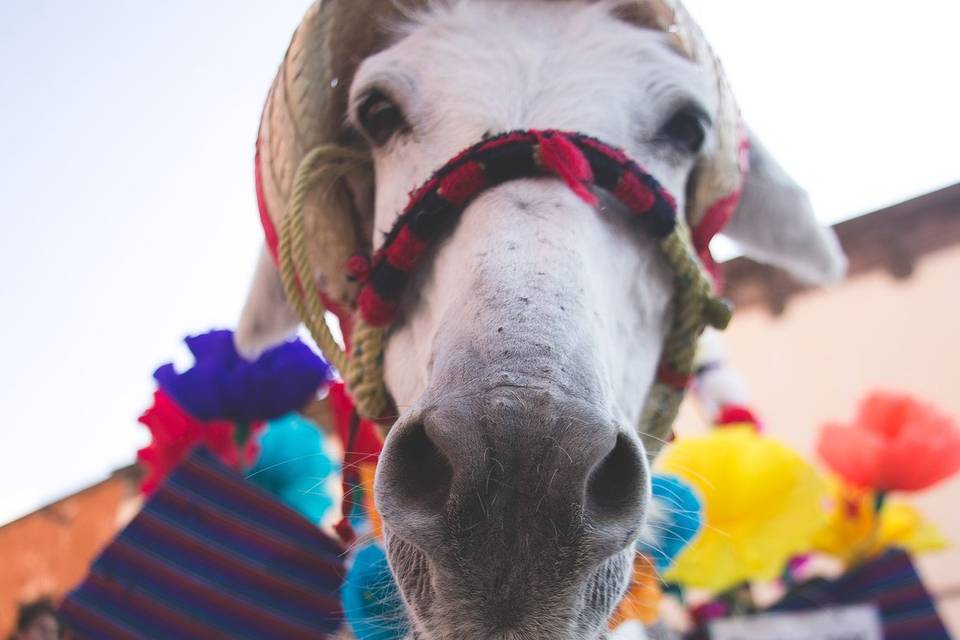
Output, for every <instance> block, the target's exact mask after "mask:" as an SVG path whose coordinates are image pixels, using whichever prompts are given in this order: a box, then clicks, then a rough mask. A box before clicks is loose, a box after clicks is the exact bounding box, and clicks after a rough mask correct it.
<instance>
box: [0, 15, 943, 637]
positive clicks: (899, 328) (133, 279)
mask: <svg viewBox="0 0 960 640" xmlns="http://www.w3.org/2000/svg"><path fill="white" fill-rule="evenodd" d="M309 4H310V2H309V0H273V1H271V2H253V1H250V0H247V1H242V0H241V1H238V0H231V1H230V2H227V1H226V0H205V1H204V2H202V3H198V2H191V1H187V0H171V1H169V2H164V3H143V2H121V1H119V0H117V1H108V0H89V1H87V2H83V3H79V2H68V1H66V0H59V1H55V0H6V1H5V2H3V3H0V86H2V87H3V100H2V101H0V140H2V143H3V149H4V151H5V153H4V154H3V155H2V157H0V172H2V175H3V178H2V180H0V202H2V203H3V213H2V216H3V222H4V233H3V234H2V237H0V265H2V269H3V272H4V273H6V274H7V276H6V278H5V280H6V283H5V284H4V286H2V287H0V309H2V311H3V316H2V318H3V319H2V327H3V335H5V336H6V339H5V341H4V343H5V357H4V359H3V365H2V367H0V403H2V404H0V406H3V407H4V409H5V420H4V421H3V426H2V427H0V566H8V567H12V566H13V564H12V561H13V559H14V558H16V567H17V569H16V570H15V571H14V570H2V571H0V632H4V631H5V630H6V629H7V627H8V626H9V622H10V620H11V616H12V615H13V610H14V603H16V602H20V601H24V600H27V599H30V598H33V597H36V596H39V595H43V594H47V593H54V594H59V593H62V592H63V591H64V590H65V589H67V588H69V587H70V586H72V583H75V582H76V581H77V580H79V579H80V578H81V577H82V575H83V571H84V570H85V567H86V566H87V565H88V564H89V561H90V558H91V557H92V556H93V554H94V553H95V552H96V550H97V549H98V548H99V547H100V546H101V545H102V544H103V543H104V542H105V541H106V540H107V539H108V538H109V537H110V535H112V533H113V532H114V531H115V530H116V527H117V526H118V523H119V522H122V521H123V520H124V518H125V517H126V516H125V511H124V510H125V508H127V507H125V506H124V505H126V504H127V502H126V501H127V500H128V498H132V497H133V496H135V495H136V487H135V482H136V481H135V479H134V478H135V476H136V470H135V469H132V468H128V467H129V465H131V463H132V462H133V460H134V456H135V452H136V450H137V449H138V448H139V447H141V446H143V445H144V444H145V443H146V441H147V433H146V430H145V429H143V428H141V427H139V426H138V425H137V424H136V417H137V415H138V414H139V413H140V412H141V411H142V410H143V409H144V408H145V407H146V406H147V405H148V404H149V398H150V394H151V392H152V389H153V381H152V379H151V377H150V374H151V372H152V371H153V369H154V367H155V366H156V365H157V364H159V363H161V362H165V361H168V360H170V358H171V354H179V356H178V357H179V358H180V359H181V360H185V359H186V354H185V353H182V352H181V351H179V350H180V349H181V346H180V339H181V337H182V336H183V335H185V334H188V333H195V332H200V331H204V330H206V329H208V328H209V327H232V326H234V324H235V322H236V319H237V317H238V315H239V310H240V307H241V304H242V302H243V299H244V294H245V291H246V288H247V285H248V280H249V277H250V276H251V273H252V267H253V264H254V261H255V258H256V255H257V252H258V249H259V246H260V243H261V230H260V226H259V222H258V217H257V209H256V201H255V197H254V189H253V147H254V141H255V136H256V131H257V125H258V121H259V116H260V109H261V107H262V105H263V101H264V98H265V96H266V91H267V88H268V87H269V84H270V82H271V80H272V78H273V75H274V73H275V71H276V68H277V65H278V64H279V62H280V59H281V57H282V55H283V52H284V50H285V47H286V45H287V42H288V41H289V38H290V36H291V33H292V31H293V29H294V28H295V26H296V25H297V23H298V22H299V20H300V18H301V16H302V15H303V13H304V11H305V10H306V8H307V6H308V5H309ZM686 4H687V6H688V7H689V8H690V10H691V11H692V13H693V14H694V15H695V16H696V17H697V18H698V20H699V21H700V23H701V25H702V26H703V28H704V30H705V31H706V33H707V36H708V37H709V38H710V40H711V41H712V43H713V45H714V47H715V48H716V49H717V50H718V53H719V55H720V57H721V58H722V59H723V60H724V62H725V65H726V67H727V71H728V73H729V75H730V77H731V80H732V83H733V85H734V88H735V90H736V92H737V95H738V98H739V100H740V103H741V106H742V109H743V111H744V114H745V117H746V118H747V119H748V120H749V121H750V123H751V126H752V127H753V128H754V130H756V131H757V132H758V133H759V134H760V135H761V137H762V138H764V139H765V141H766V143H767V144H768V146H769V147H770V148H771V150H772V151H773V152H774V153H775V154H776V155H777V156H778V157H779V159H780V160H781V162H782V163H783V165H784V166H785V167H786V168H787V170H788V171H790V172H791V173H792V174H793V175H794V177H796V178H797V179H798V180H799V181H800V182H801V183H802V184H803V185H804V186H805V187H807V188H808V189H809V191H810V193H811V195H812V198H813V201H814V204H815V205H816V206H817V208H818V211H819V212H820V215H821V216H822V220H823V221H824V222H825V223H828V224H834V225H837V229H838V233H839V234H840V237H841V240H842V241H843V243H844V246H845V248H846V250H847V252H848V254H849V256H850V260H851V273H850V278H849V280H848V281H847V282H846V283H845V284H843V285H841V286H839V287H837V288H835V289H833V290H830V291H808V290H804V289H803V288H801V287H799V286H798V285H796V284H795V283H793V282H792V281H790V280H789V279H788V278H787V276H785V275H782V274H779V273H775V272H773V271H770V270H768V269H765V268H763V267H760V266H758V265H754V264H748V263H744V262H742V261H740V260H736V261H735V262H733V263H732V264H731V265H730V268H729V271H728V273H729V282H730V288H731V289H730V291H731V296H732V297H733V298H734V300H735V301H736V302H737V303H738V307H739V312H738V315H737V316H736V320H735V322H734V325H733V327H732V329H731V331H730V332H729V336H730V337H729V343H730V348H731V353H732V356H731V358H732V361H733V363H734V365H735V366H736V367H737V368H738V369H739V370H740V371H741V373H742V374H743V375H744V377H745V378H746V381H747V384H748V386H749V387H750V389H751V392H752V396H753V398H754V400H755V404H756V407H757V409H758V411H760V412H761V413H762V414H763V416H764V417H765V422H766V423H767V425H768V426H769V431H770V433H772V434H774V435H776V436H778V437H782V438H783V439H785V440H786V441H788V442H789V443H790V444H791V445H793V446H794V447H795V448H796V449H798V450H799V451H801V452H802V453H804V454H805V455H807V456H808V457H811V458H812V449H813V441H814V440H813V438H814V434H815V432H816V428H817V427H818V426H819V424H820V423H822V422H823V421H824V420H826V419H828V418H830V419H846V418H848V417H850V416H851V415H852V413H853V411H854V405H855V403H856V401H857V399H859V398H860V397H861V396H862V395H863V393H864V392H865V391H867V390H869V389H871V388H874V387H892V388H897V389H902V390H905V391H909V392H912V393H916V394H917V395H919V396H921V397H923V398H926V399H929V400H931V401H934V402H936V403H937V404H938V405H939V406H940V407H941V408H943V409H944V410H945V411H947V412H948V413H950V414H952V415H954V416H956V415H960V393H958V392H960V382H958V380H960V376H958V375H957V373H956V372H955V370H954V369H955V366H956V365H955V363H956V362H958V361H960V346H958V345H960V342H958V341H957V340H956V338H955V335H954V333H955V327H956V325H957V322H956V321H957V318H958V317H960V295H958V288H957V285H956V279H957V276H958V275H960V185H958V183H960V162H958V161H957V158H956V150H957V149H958V148H960V125H958V122H957V114H958V113H960V84H958V83H956V82H955V76H956V70H955V68H954V67H955V64H956V62H957V60H960V39H958V38H957V37H956V34H955V28H956V25H957V24H958V23H960V4H958V3H956V2H943V1H942V0H916V1H915V2H913V3H910V4H909V5H904V4H903V3H894V2H883V1H876V0H874V1H865V0H845V1H844V2H841V3H838V2H832V1H829V0H808V1H806V2H802V3H801V2H785V1H782V0H772V1H771V0H727V1H725V2H722V3H721V2H715V1H714V0H688V1H687V3H686ZM719 250H720V252H721V253H723V254H725V255H727V256H728V257H734V256H733V254H732V253H731V249H730V248H729V247H719ZM787 363H788V366H787ZM685 415H686V416H687V419H688V420H690V422H691V423H692V422H693V421H694V418H693V417H691V415H690V414H689V413H688V414H685ZM682 428H683V427H681V429H682ZM117 470H120V471H119V472H117ZM114 472H116V473H114ZM111 474H113V475H111ZM920 503H921V506H922V507H923V510H924V512H925V513H927V514H928V515H929V516H930V518H931V519H932V520H933V521H935V523H936V524H937V525H939V526H940V528H941V530H942V531H944V532H945V533H947V535H948V536H949V537H951V538H953V539H956V538H957V536H958V535H960V514H958V513H957V512H956V508H955V505H957V504H960V487H958V486H957V482H956V481H954V482H952V483H948V484H947V485H945V486H943V487H941V488H939V489H937V490H936V491H933V492H931V493H929V494H926V495H925V496H923V498H922V499H921V500H920ZM129 508H133V507H132V506H131V507H129ZM38 510H39V511H38ZM28 514H33V515H32V516H31V515H28ZM3 525H6V526H3ZM23 540H33V541H34V542H35V543H36V544H35V545H34V547H31V549H30V550H27V549H26V548H25V547H24V546H23V545H22V544H21V541H23ZM40 548H45V549H47V550H52V551H50V552H49V553H46V552H41V551H37V550H36V549H40ZM921 568H922V569H923V571H924V573H925V575H926V576H927V577H928V580H929V582H930V586H931V588H932V589H933V590H934V591H935V593H936V595H937V597H938V598H939V600H940V602H941V611H942V612H943V613H945V615H946V617H947V618H948V619H949V620H950V621H951V624H952V626H953V629H954V630H955V632H956V633H960V578H958V577H957V576H960V554H957V552H955V551H951V552H947V553H945V554H942V555H940V556H933V557H931V558H930V559H929V561H926V560H925V561H922V564H921Z"/></svg>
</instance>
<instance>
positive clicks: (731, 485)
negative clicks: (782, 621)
mask: <svg viewBox="0 0 960 640" xmlns="http://www.w3.org/2000/svg"><path fill="white" fill-rule="evenodd" d="M658 468H659V470H661V471H663V472H665V473H672V474H674V475H677V476H680V477H681V478H683V479H684V480H686V481H687V482H689V483H690V484H692V485H693V486H694V487H696V488H697V490H698V491H699V492H700V495H701V497H702V498H703V502H704V528H703V531H702V532H701V533H700V536H699V537H698V538H697V539H695V540H694V541H693V543H692V544H691V545H690V546H689V547H688V548H687V549H686V550H685V551H683V552H682V553H681V554H680V556H679V557H678V558H677V560H676V562H675V564H674V566H673V567H672V568H671V569H670V570H669V571H668V572H667V573H666V575H665V577H666V578H667V580H670V581H673V582H677V583H680V584H682V585H684V586H688V587H702V588H706V589H712V590H714V591H723V590H725V589H728V588H730V587H733V586H735V585H736V584H738V583H740V582H742V581H744V580H771V579H773V578H776V577H777V576H779V575H780V573H781V572H782V571H783V568H784V566H785V565H786V562H787V560H789V558H790V557H791V556H793V555H795V554H798V553H803V552H806V551H809V550H810V548H811V544H812V539H813V535H814V533H815V532H816V531H817V530H818V529H819V528H820V527H821V525H822V523H823V519H824V511H823V504H822V503H823V499H824V497H825V487H824V485H823V482H822V481H821V480H820V477H819V476H818V475H817V473H816V471H815V470H814V469H813V467H812V466H810V465H809V464H807V462H805V461H804V460H803V458H801V457H800V456H799V455H797V454H796V453H794V452H793V451H791V450H790V449H788V448H787V447H786V446H784V445H783V444H781V443H779V442H777V441H776V440H773V439H771V438H767V437H765V436H762V435H760V434H758V433H757V432H756V431H755V430H754V429H753V428H752V427H741V426H736V427H724V428H722V429H715V430H714V431H712V432H711V433H709V434H708V435H705V436H698V437H686V438H681V439H679V440H678V441H677V442H675V443H674V444H672V445H671V446H669V447H668V448H667V449H666V450H665V451H664V454H663V456H662V457H661V460H660V464H659V466H658Z"/></svg>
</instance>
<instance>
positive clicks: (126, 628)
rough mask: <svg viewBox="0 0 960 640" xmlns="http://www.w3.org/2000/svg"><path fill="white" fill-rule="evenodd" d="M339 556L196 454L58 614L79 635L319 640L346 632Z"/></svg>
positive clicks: (291, 516) (249, 486) (85, 638)
mask: <svg viewBox="0 0 960 640" xmlns="http://www.w3.org/2000/svg"><path fill="white" fill-rule="evenodd" d="M344 575H345V568H344V551H343V548H342V547H341V546H340V545H339V544H337V542H336V541H335V540H334V539H333V538H331V537H330V536H328V535H327V534H325V533H323V531H322V530H321V529H319V528H317V527H316V526H314V525H313V524H311V523H310V522H307V521H306V520H305V519H303V518H302V517H300V516H299V515H298V514H297V513H295V512H294V511H292V510H290V509H288V508H287V507H285V506H284V505H283V504H281V503H280V502H279V501H278V500H276V499H274V498H273V497H272V496H271V495H269V494H268V493H266V492H264V491H263V490H261V489H260V488H259V487H257V486H255V485H254V484H253V483H251V482H249V481H247V480H245V479H244V478H243V477H242V475H241V474H239V473H237V472H235V471H233V470H230V469H228V468H227V467H225V466H223V465H222V464H221V463H220V462H219V461H218V460H217V458H216V456H214V455H212V454H211V453H210V452H209V451H207V450H206V449H204V448H200V449H198V450H197V451H195V452H194V453H193V454H192V455H191V456H190V457H189V458H188V459H187V460H186V461H184V462H183V463H182V464H181V465H180V466H178V467H177V469H176V470H175V471H174V472H173V473H172V474H171V475H170V477H169V478H168V480H167V481H166V482H165V483H164V484H163V485H162V486H161V487H160V488H159V489H158V490H157V491H156V493H154V494H153V496H151V497H150V498H149V499H148V500H147V501H146V503H145V505H144V507H143V509H142V510H141V511H140V513H138V514H137V515H136V517H134V519H133V520H132V521H131V522H130V524H129V525H128V526H127V527H126V528H125V529H124V530H123V531H122V532H121V533H120V534H119V535H118V536H117V537H116V538H115V539H114V540H113V541H112V542H111V543H110V544H109V545H107V547H106V548H105V549H104V551H103V553H102V554H101V555H100V556H99V557H98V558H97V560H96V561H95V562H94V563H93V566H92V568H91V569H90V573H89V575H88V576H87V578H86V579H85V580H84V582H83V583H82V584H81V585H80V586H79V587H78V588H77V589H76V590H74V591H73V592H72V593H71V594H69V595H68V596H67V598H66V599H65V601H64V603H63V605H62V606H61V614H62V616H63V618H64V621H65V622H66V623H67V625H68V626H69V628H70V630H71V633H72V635H71V636H70V637H71V638H75V639H76V640H105V639H119V638H145V639H150V638H157V639H160V638H162V639H164V640H166V639H168V638H169V639H174V638H176V639H185V640H186V639H195V638H196V639H200V638H203V639H214V638H217V639H221V638H222V639H226V638H231V639H233V640H275V639H276V638H283V639H284V640H322V639H323V638H331V639H332V638H334V637H340V636H339V635H336V634H337V633H338V632H339V630H340V629H341V628H342V626H343V623H342V621H343V611H342V608H341V605H340V589H341V585H342V584H343V580H344Z"/></svg>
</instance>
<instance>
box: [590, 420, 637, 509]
mask: <svg viewBox="0 0 960 640" xmlns="http://www.w3.org/2000/svg"><path fill="white" fill-rule="evenodd" d="M645 479H646V469H645V467H644V464H643V458H642V453H641V452H640V451H639V450H638V447H637V445H636V444H635V443H634V442H633V441H631V440H630V438H629V437H627V436H626V435H624V434H622V433H621V434H618V435H617V443H616V445H614V447H613V451H611V452H610V453H608V454H607V456H606V457H605V458H604V459H603V460H602V461H601V462H600V464H598V465H597V466H596V467H595V468H594V470H593V472H592V473H591V474H590V478H589V479H588V480H587V507H588V509H589V510H590V511H591V512H592V513H593V515H594V516H596V517H598V518H600V519H602V520H610V519H616V520H624V519H626V520H628V521H629V520H632V519H636V520H637V523H636V524H637V526H639V516H640V509H641V508H642V507H643V495H644V494H643V492H644V481H645Z"/></svg>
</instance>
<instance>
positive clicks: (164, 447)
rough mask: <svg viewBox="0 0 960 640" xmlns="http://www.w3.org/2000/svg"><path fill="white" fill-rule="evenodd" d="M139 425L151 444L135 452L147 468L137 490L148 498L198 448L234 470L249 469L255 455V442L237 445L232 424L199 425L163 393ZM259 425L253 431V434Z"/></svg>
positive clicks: (158, 396)
mask: <svg viewBox="0 0 960 640" xmlns="http://www.w3.org/2000/svg"><path fill="white" fill-rule="evenodd" d="M139 422H140V423H141V424H143V425H145V426H146V427H147V428H148V429H149V430H150V436H151V442H150V444H149V445H147V446H146V447H144V448H143V449H140V451H138V452H137V460H138V461H139V462H140V463H141V464H143V465H144V466H145V467H146V468H147V474H146V476H145V477H144V480H143V483H142V484H141V487H140V490H141V491H142V492H143V493H144V494H147V495H149V494H151V493H153V492H154V491H156V490H157V487H159V486H160V484H161V483H162V482H163V480H164V479H165V478H166V477H167V476H168V475H169V474H170V472H171V471H172V470H173V469H174V468H175V467H176V466H177V465H178V464H180V462H181V461H183V460H184V459H185V458H186V457H187V456H188V455H190V453H191V452H192V451H193V450H194V449H195V448H196V447H197V446H198V445H200V444H203V445H205V446H206V447H207V448H208V449H210V451H211V452H212V453H213V454H214V455H216V456H217V458H218V459H219V460H220V462H222V463H223V464H225V465H227V466H228V467H230V468H233V469H240V468H244V467H246V466H249V465H250V464H251V463H252V462H253V460H254V459H255V458H256V455H257V445H256V442H255V439H254V438H250V439H248V440H247V441H246V442H245V443H244V444H242V445H241V444H238V442H237V434H236V427H235V425H234V424H233V423H232V422H227V421H224V420H213V421H210V422H202V421H200V420H197V419H196V418H194V417H193V416H191V415H190V414H189V413H187V412H186V411H184V410H183V409H182V408H181V407H180V406H179V405H178V404H177V403H176V402H174V401H173V399H172V398H170V396H168V395H167V394H166V393H164V391H163V390H162V389H157V390H156V391H155V392H154V394H153V406H151V407H150V408H149V409H147V410H146V411H145V412H144V413H143V415H141V416H140V418H139ZM259 428H260V426H259V425H254V426H253V427H252V432H256V431H257V430H258V429H259Z"/></svg>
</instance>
